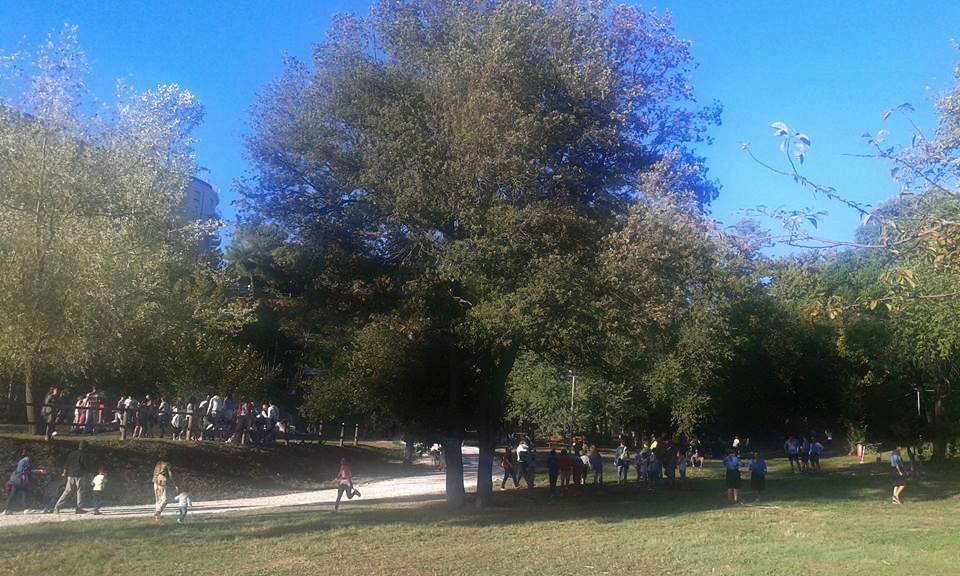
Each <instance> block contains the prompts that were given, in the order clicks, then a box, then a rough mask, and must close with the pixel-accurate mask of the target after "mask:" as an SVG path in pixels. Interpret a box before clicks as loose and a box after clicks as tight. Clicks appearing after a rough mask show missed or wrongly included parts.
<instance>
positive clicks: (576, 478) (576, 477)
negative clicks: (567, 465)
mask: <svg viewBox="0 0 960 576" xmlns="http://www.w3.org/2000/svg"><path fill="white" fill-rule="evenodd" d="M570 460H571V465H572V468H573V485H574V486H580V485H581V484H583V479H584V477H585V476H586V475H587V468H586V466H585V465H584V463H583V457H582V456H580V449H579V448H577V449H574V451H573V456H572V457H571V458H570Z"/></svg>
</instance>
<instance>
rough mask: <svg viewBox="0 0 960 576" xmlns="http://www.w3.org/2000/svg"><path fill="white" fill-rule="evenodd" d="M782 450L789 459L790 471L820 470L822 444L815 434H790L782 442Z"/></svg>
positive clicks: (796, 472)
mask: <svg viewBox="0 0 960 576" xmlns="http://www.w3.org/2000/svg"><path fill="white" fill-rule="evenodd" d="M783 452H784V454H786V456H787V460H789V461H790V472H792V473H794V474H799V473H801V472H820V457H821V456H822V455H823V444H821V443H820V442H819V441H818V440H817V438H816V436H814V435H811V436H810V437H809V438H808V437H807V436H801V437H799V438H797V437H796V436H790V437H789V438H787V440H786V442H784V443H783Z"/></svg>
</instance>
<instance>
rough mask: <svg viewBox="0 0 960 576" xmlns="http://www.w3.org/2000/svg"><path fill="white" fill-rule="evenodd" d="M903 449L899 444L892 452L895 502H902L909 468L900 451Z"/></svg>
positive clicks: (891, 468)
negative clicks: (901, 498) (905, 464)
mask: <svg viewBox="0 0 960 576" xmlns="http://www.w3.org/2000/svg"><path fill="white" fill-rule="evenodd" d="M902 449H903V447H902V446H900V445H899V444H898V445H897V447H896V448H895V449H894V450H893V452H892V453H891V454H890V471H891V473H892V474H893V499H892V502H893V503H894V504H900V495H901V494H903V489H904V488H905V487H906V481H907V470H906V467H905V466H904V463H903V457H901V456H900V451H901V450H902Z"/></svg>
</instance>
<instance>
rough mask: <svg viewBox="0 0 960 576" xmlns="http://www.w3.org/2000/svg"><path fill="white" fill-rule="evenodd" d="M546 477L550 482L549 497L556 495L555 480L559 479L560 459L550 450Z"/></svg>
mask: <svg viewBox="0 0 960 576" xmlns="http://www.w3.org/2000/svg"><path fill="white" fill-rule="evenodd" d="M547 477H548V478H549V480H550V496H551V497H555V496H556V495H557V479H558V478H559V477H560V458H559V457H558V456H557V451H556V450H551V451H550V455H549V456H547Z"/></svg>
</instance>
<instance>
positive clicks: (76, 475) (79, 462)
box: [53, 441, 90, 514]
mask: <svg viewBox="0 0 960 576" xmlns="http://www.w3.org/2000/svg"><path fill="white" fill-rule="evenodd" d="M84 448H86V444H85V443H84V442H82V441H81V442H80V444H78V445H77V449H76V450H74V451H72V452H70V454H69V455H67V465H66V466H65V467H64V469H63V476H64V477H65V478H66V479H67V486H66V488H64V490H63V494H61V495H60V499H59V500H57V503H56V505H54V507H53V511H54V512H56V513H57V514H59V513H60V508H61V507H63V505H64V504H65V503H66V502H67V499H68V498H70V495H71V494H73V493H74V492H76V493H77V507H76V509H75V512H76V513H77V514H85V513H86V512H87V511H86V510H84V509H83V506H82V504H83V496H84V494H85V493H86V484H87V483H86V482H84V481H83V480H84V476H86V475H87V473H88V472H89V471H90V464H89V462H88V460H87V455H86V453H85V452H84Z"/></svg>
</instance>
